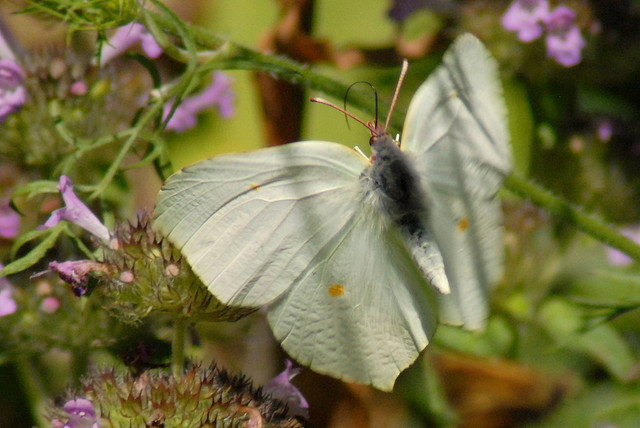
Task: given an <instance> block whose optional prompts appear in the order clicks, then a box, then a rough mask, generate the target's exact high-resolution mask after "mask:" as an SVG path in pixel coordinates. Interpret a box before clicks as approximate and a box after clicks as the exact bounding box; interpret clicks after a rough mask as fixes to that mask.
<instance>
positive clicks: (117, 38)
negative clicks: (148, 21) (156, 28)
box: [100, 22, 162, 66]
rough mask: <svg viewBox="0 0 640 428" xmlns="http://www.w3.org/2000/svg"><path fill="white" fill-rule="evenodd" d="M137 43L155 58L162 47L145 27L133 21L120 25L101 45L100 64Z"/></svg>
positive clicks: (149, 55) (160, 52)
mask: <svg viewBox="0 0 640 428" xmlns="http://www.w3.org/2000/svg"><path fill="white" fill-rule="evenodd" d="M138 43H140V45H141V46H142V50H143V51H144V53H145V54H146V55H147V56H148V57H149V58H157V57H159V56H160V55H161V54H162V48H161V47H160V45H158V43H157V42H156V40H155V39H154V38H153V36H152V35H151V33H149V31H148V30H147V29H146V27H145V26H144V25H142V24H139V23H137V22H134V23H132V24H131V25H126V26H124V27H120V28H119V29H118V30H117V31H116V33H115V34H114V35H113V37H111V38H110V39H109V41H108V42H107V43H106V44H104V45H103V46H102V50H101V51H100V66H104V65H105V64H106V63H108V62H109V61H111V60H112V59H114V58H116V57H118V56H120V55H121V54H122V53H124V52H126V51H127V50H129V49H130V48H131V47H132V46H134V45H136V44H138Z"/></svg>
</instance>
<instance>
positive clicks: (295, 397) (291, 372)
mask: <svg viewBox="0 0 640 428" xmlns="http://www.w3.org/2000/svg"><path fill="white" fill-rule="evenodd" d="M298 373H300V369H299V368H296V369H294V368H293V363H292V362H291V360H287V367H286V368H285V369H284V371H283V372H282V373H280V374H279V375H277V376H276V377H274V378H273V379H271V380H270V381H269V383H267V384H266V385H265V386H264V389H263V391H264V392H265V393H267V394H271V396H272V397H273V398H276V399H278V400H280V401H282V402H284V403H286V404H287V406H288V407H289V413H291V415H293V416H302V417H304V418H309V403H307V400H306V399H305V398H304V396H303V395H302V393H301V392H300V390H299V389H298V388H296V387H295V385H293V384H292V383H291V382H290V381H291V379H293V378H294V376H296V375H297V374H298Z"/></svg>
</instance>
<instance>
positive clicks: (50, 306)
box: [40, 296, 60, 314]
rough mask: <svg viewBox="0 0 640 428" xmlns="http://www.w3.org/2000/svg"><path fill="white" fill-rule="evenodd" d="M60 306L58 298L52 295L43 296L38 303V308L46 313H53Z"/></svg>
mask: <svg viewBox="0 0 640 428" xmlns="http://www.w3.org/2000/svg"><path fill="white" fill-rule="evenodd" d="M58 308H60V300H58V299H57V298H55V297H53V296H49V297H45V298H44V299H43V300H42V303H40V310H41V311H43V312H46V313H48V314H53V313H55V312H56V311H57V310H58Z"/></svg>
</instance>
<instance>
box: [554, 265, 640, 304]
mask: <svg viewBox="0 0 640 428" xmlns="http://www.w3.org/2000/svg"><path fill="white" fill-rule="evenodd" d="M566 294H567V295H568V296H569V297H570V298H572V299H575V300H576V301H578V302H580V303H584V304H588V305H594V306H602V307H612V308H629V307H634V306H640V274H638V273H633V274H632V273H626V272H616V271H598V272H594V273H592V274H591V275H588V276H585V277H583V278H580V280H578V281H575V282H574V283H572V284H571V285H570V287H569V289H568V290H567V292H566Z"/></svg>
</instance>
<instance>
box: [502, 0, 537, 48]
mask: <svg viewBox="0 0 640 428" xmlns="http://www.w3.org/2000/svg"><path fill="white" fill-rule="evenodd" d="M548 14H549V3H548V2H547V0H515V1H514V2H513V3H512V4H511V6H510V7H509V9H507V11H506V12H505V14H504V15H503V16H502V26H503V27H504V28H505V29H507V30H509V31H516V32H517V33H518V39H520V41H522V42H531V41H533V40H535V39H537V38H538V37H540V35H542V31H543V29H544V28H543V25H542V24H543V23H544V20H545V18H546V17H547V15H548Z"/></svg>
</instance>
